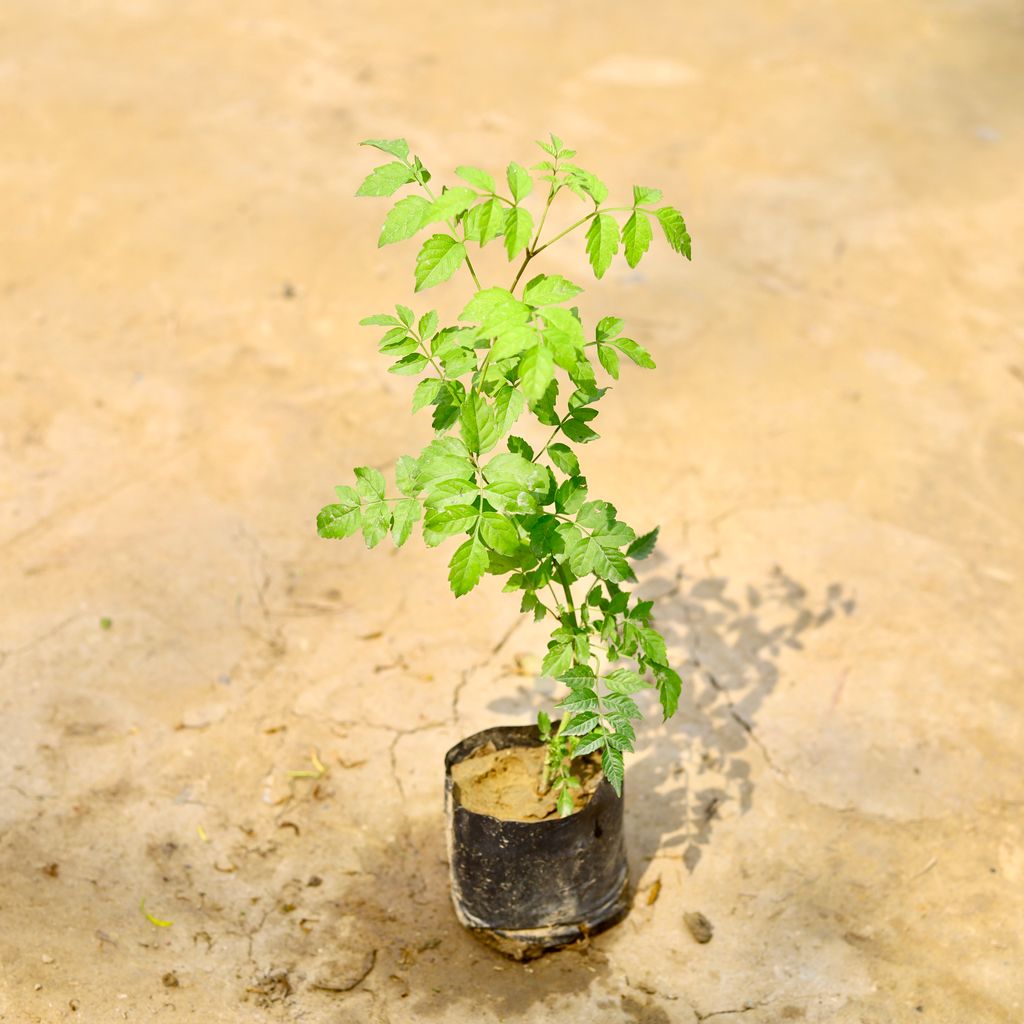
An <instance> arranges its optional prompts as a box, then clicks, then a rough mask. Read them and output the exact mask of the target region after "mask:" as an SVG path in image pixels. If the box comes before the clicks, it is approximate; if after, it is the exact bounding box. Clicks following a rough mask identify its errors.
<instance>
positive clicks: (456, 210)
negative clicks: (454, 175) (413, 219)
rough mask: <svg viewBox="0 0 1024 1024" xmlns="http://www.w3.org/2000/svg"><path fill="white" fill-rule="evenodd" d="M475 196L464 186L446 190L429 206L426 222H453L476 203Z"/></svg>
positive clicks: (474, 193)
mask: <svg viewBox="0 0 1024 1024" xmlns="http://www.w3.org/2000/svg"><path fill="white" fill-rule="evenodd" d="M476 198H477V194H476V192H475V191H474V190H473V189H471V188H467V187H466V186H465V185H456V186H455V187H454V188H446V189H445V190H444V191H443V192H442V193H441V194H440V195H439V196H438V197H437V198H436V199H435V200H434V201H433V203H431V204H430V211H429V213H428V215H427V216H428V221H429V222H433V221H446V220H454V219H455V218H456V217H457V216H458V215H459V214H460V213H463V212H465V211H466V210H468V209H469V208H470V207H471V206H472V205H473V203H475V202H476Z"/></svg>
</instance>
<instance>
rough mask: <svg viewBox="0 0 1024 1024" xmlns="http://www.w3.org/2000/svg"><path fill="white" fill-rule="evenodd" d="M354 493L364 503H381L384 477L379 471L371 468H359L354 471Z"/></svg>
mask: <svg viewBox="0 0 1024 1024" xmlns="http://www.w3.org/2000/svg"><path fill="white" fill-rule="evenodd" d="M355 474H356V491H357V492H358V493H359V496H360V497H361V498H363V499H364V500H365V501H383V499H384V488H385V485H384V477H383V475H382V474H381V472H380V470H379V469H374V468H373V467H372V466H359V467H358V468H357V469H356V470H355Z"/></svg>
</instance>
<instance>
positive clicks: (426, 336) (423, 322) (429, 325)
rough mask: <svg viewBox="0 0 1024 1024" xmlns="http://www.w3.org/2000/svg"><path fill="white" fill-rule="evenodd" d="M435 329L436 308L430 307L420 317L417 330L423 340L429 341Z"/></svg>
mask: <svg viewBox="0 0 1024 1024" xmlns="http://www.w3.org/2000/svg"><path fill="white" fill-rule="evenodd" d="M436 330H437V310H434V309H432V310H431V311H430V312H429V313H424V314H423V316H421V317H420V323H419V332H420V337H421V338H422V339H423V340H424V341H429V340H430V338H431V337H433V334H434V332H435V331H436Z"/></svg>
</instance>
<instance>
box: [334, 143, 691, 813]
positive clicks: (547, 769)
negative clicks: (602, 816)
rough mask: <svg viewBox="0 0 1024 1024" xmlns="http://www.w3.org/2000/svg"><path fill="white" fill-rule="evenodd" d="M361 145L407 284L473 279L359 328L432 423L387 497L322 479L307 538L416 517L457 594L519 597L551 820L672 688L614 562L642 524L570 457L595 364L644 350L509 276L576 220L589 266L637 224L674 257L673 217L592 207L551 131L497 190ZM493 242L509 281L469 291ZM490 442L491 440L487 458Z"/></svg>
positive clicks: (660, 652)
mask: <svg viewBox="0 0 1024 1024" xmlns="http://www.w3.org/2000/svg"><path fill="white" fill-rule="evenodd" d="M362 145H364V146H371V147H373V148H375V149H378V150H381V151H383V152H384V153H386V154H388V155H389V156H390V157H391V158H392V159H391V160H390V161H389V162H387V163H384V164H382V165H381V166H379V167H377V168H375V169H374V170H373V171H372V172H371V173H370V174H369V175H368V176H367V178H366V180H365V181H364V182H363V183H362V185H361V186H360V187H359V190H358V192H357V193H356V195H358V196H392V195H394V194H395V193H396V192H398V191H399V190H400V189H404V188H407V187H411V191H410V192H409V194H406V195H405V196H404V197H403V198H401V199H399V200H398V201H397V202H396V203H395V204H394V206H392V207H391V209H390V211H389V212H388V214H387V216H386V217H385V219H384V225H383V227H382V229H381V233H380V238H379V241H378V245H379V246H384V245H389V244H392V243H395V242H401V241H404V240H406V239H410V238H412V237H413V236H414V235H417V234H418V233H419V232H421V231H424V230H429V231H430V234H429V237H427V238H426V240H425V241H423V242H422V244H421V246H420V248H419V252H418V254H417V256H416V263H415V273H414V282H415V291H416V292H422V291H425V290H427V289H429V288H433V287H435V286H436V285H440V284H442V283H444V282H446V281H448V280H449V279H451V278H452V277H454V276H455V274H456V273H457V272H459V271H460V270H461V269H462V268H463V267H464V268H465V271H466V277H465V281H466V283H467V285H471V288H470V289H469V295H468V301H467V302H466V303H465V306H464V307H463V309H462V312H461V313H460V314H459V316H458V318H457V321H456V322H455V323H452V324H444V325H443V324H442V323H441V322H440V319H439V317H438V314H437V312H436V311H434V310H430V311H427V312H424V313H422V314H421V315H419V316H417V315H416V314H415V313H414V312H413V310H412V309H411V308H410V307H408V306H405V305H397V306H396V307H395V313H394V314H391V313H378V314H375V315H374V316H369V317H366V318H365V319H364V320H362V321H360V323H362V324H364V325H367V326H376V327H382V328H384V329H385V333H384V335H383V337H382V338H381V339H380V343H379V349H380V351H381V352H382V353H383V354H384V355H386V356H388V357H389V358H391V359H392V360H393V362H392V365H391V366H390V367H389V372H391V373H395V374H402V375H408V376H415V377H418V378H420V379H419V381H418V383H417V384H416V387H415V390H414V391H413V396H412V408H413V412H414V413H415V412H418V411H420V410H422V409H429V410H430V416H431V421H432V424H433V428H434V431H435V434H436V436H435V439H434V440H432V441H431V442H430V443H429V444H428V445H427V446H426V447H425V448H424V449H423V450H422V451H421V452H420V453H419V455H417V456H415V457H413V456H409V455H403V456H402V457H401V458H399V459H398V462H397V464H396V467H395V474H394V476H395V487H396V489H397V492H398V493H397V494H394V493H391V494H389V493H388V488H387V484H386V482H385V480H384V477H383V475H382V474H381V473H380V472H379V471H378V470H376V469H374V468H372V467H369V466H360V467H358V468H357V469H356V470H355V485H354V486H347V485H346V486H340V487H338V488H336V493H337V500H336V501H335V502H334V503H333V504H330V505H327V506H326V507H325V508H323V509H322V510H321V511H320V514H319V515H318V517H317V529H318V531H319V533H320V536H322V537H348V536H351V535H353V534H355V533H358V532H362V535H363V538H364V539H365V541H366V544H367V546H368V547H371V548H372V547H375V546H376V545H377V544H379V543H380V542H381V541H382V540H383V539H384V537H385V536H386V535H387V534H388V533H389V532H390V533H391V535H392V538H393V540H394V543H395V544H396V546H398V547H401V546H402V545H403V544H404V543H405V542H406V540H408V538H409V536H410V534H411V533H412V530H413V527H414V526H415V525H416V524H417V523H418V522H420V521H422V524H423V527H422V530H423V538H424V540H425V542H426V543H427V544H428V545H430V546H432V547H433V546H436V545H439V544H441V543H443V542H444V541H446V540H448V539H449V538H452V537H462V538H464V539H463V540H462V542H461V543H460V544H459V545H458V547H457V548H456V549H455V551H454V553H453V554H452V557H451V561H450V564H449V572H448V579H449V582H450V584H451V588H452V590H453V591H454V593H455V596H456V597H462V596H463V595H465V594H467V593H469V591H471V590H472V589H473V588H474V587H475V586H476V585H477V584H478V583H479V582H480V580H481V579H482V578H483V576H484V575H485V574H488V573H490V574H493V575H496V576H501V577H504V579H505V586H504V589H505V590H506V591H511V592H519V593H520V595H521V597H520V608H521V611H522V612H523V613H524V614H527V615H532V616H533V617H534V618H535V619H537V620H538V621H539V620H541V619H544V618H550V619H551V620H553V626H554V628H553V631H552V633H551V639H550V640H549V642H548V645H547V653H546V655H545V657H544V660H543V663H542V671H543V672H544V674H545V675H548V676H550V677H553V678H554V679H556V680H558V681H559V682H561V683H563V684H564V685H565V686H566V687H567V689H568V693H567V695H566V696H565V697H564V699H562V700H560V701H559V702H558V703H557V705H556V710H557V711H558V712H559V714H560V716H561V717H560V720H559V721H558V723H557V725H556V724H555V723H553V722H552V720H551V718H550V716H549V715H547V714H546V713H544V712H541V713H540V715H539V716H538V726H539V729H540V735H541V738H542V740H543V741H544V743H545V744H546V745H547V754H546V758H545V763H544V771H543V777H542V779H541V780H540V781H539V790H540V791H542V792H548V791H554V793H555V796H556V798H557V808H558V812H559V814H561V815H562V816H565V815H568V814H571V813H572V811H573V808H574V802H573V791H574V790H575V789H577V788H578V787H579V785H580V783H579V780H578V779H577V778H576V776H575V775H574V774H573V767H572V766H573V761H574V759H575V758H579V757H582V756H584V755H587V754H593V753H594V752H597V751H600V753H601V766H602V770H603V772H604V775H605V777H606V778H607V779H608V781H609V782H610V783H611V785H612V786H613V787H614V788H615V790H616V792H618V793H620V794H621V791H622V781H623V755H624V754H625V753H628V752H631V751H632V750H633V744H634V742H635V739H636V735H635V731H634V726H633V723H634V722H636V721H637V720H639V719H640V718H641V717H642V713H641V711H640V708H639V707H638V705H637V703H636V701H635V700H634V695H635V694H636V693H637V692H639V691H640V690H643V689H644V688H645V687H648V686H653V687H655V688H656V690H657V693H658V697H659V700H660V703H661V708H662V711H663V714H664V717H665V718H666V719H668V718H669V717H671V716H672V715H673V714H674V713H675V711H676V708H677V705H678V702H679V695H680V690H681V685H682V684H681V680H680V677H679V675H678V674H677V673H676V672H675V670H673V669H672V668H671V666H670V665H669V662H668V655H667V653H666V646H665V640H664V638H663V637H662V635H661V634H660V633H659V632H658V630H657V629H656V628H655V627H654V625H653V623H652V603H651V602H650V601H641V600H637V599H636V598H635V597H634V596H633V594H632V593H631V591H630V588H629V586H628V585H629V584H630V583H633V582H635V580H636V576H635V574H634V572H633V569H632V567H631V564H630V563H631V562H632V561H635V560H638V559H643V558H646V557H647V556H648V555H650V554H651V552H652V551H653V550H654V545H655V542H656V541H657V536H658V530H657V528H655V529H653V530H650V531H649V532H647V533H644V534H642V535H637V534H636V533H635V532H634V530H633V529H631V528H630V527H629V526H627V525H626V523H624V522H622V521H621V520H620V519H619V518H618V513H617V512H616V509H615V507H614V506H613V505H611V504H609V503H608V502H607V501H602V500H594V499H592V498H591V497H590V495H589V493H588V489H587V480H586V477H585V476H584V475H583V473H582V471H581V468H580V460H579V456H578V454H577V452H576V450H575V447H576V446H580V445H585V444H589V443H590V442H591V441H594V440H596V439H597V437H598V434H597V432H596V431H595V429H594V421H595V419H596V418H597V415H598V410H597V408H596V406H597V403H598V402H599V401H600V400H601V399H602V398H603V397H604V396H605V395H606V394H607V392H608V390H609V387H608V385H607V383H605V384H603V385H602V384H600V383H599V382H598V372H600V373H601V374H602V375H603V377H604V378H605V379H606V380H607V379H608V378H610V379H611V380H617V379H618V377H619V371H620V364H621V358H622V357H623V356H625V357H626V359H628V360H630V361H631V362H632V363H635V364H636V365H637V366H640V367H643V368H647V369H653V368H654V365H655V364H654V360H653V358H652V357H651V354H650V353H649V352H648V351H647V350H646V349H645V348H643V347H642V346H641V345H639V344H638V343H637V342H636V341H634V340H633V339H631V338H628V337H626V336H624V335H623V333H622V332H623V329H624V324H623V322H622V320H620V319H619V318H618V317H615V316H606V317H604V318H602V319H601V320H599V321H598V322H597V324H596V325H595V326H594V327H593V329H592V330H591V329H588V328H585V327H584V324H583V322H582V318H581V316H580V313H579V310H578V309H577V308H576V307H575V306H571V305H569V303H570V302H571V300H573V299H574V298H575V297H576V296H577V295H579V294H580V292H581V291H582V289H581V288H580V287H579V286H578V285H576V284H574V283H573V282H571V281H569V280H567V279H566V278H565V277H563V276H561V275H559V274H544V273H539V274H535V275H534V276H531V277H529V278H528V279H526V280H525V281H524V278H525V275H526V270H527V268H529V267H530V266H531V264H532V263H533V261H534V260H535V259H536V258H537V257H538V256H539V255H540V254H541V253H543V252H544V251H545V250H546V249H548V248H549V247H550V246H551V245H553V244H554V243H556V242H559V241H561V240H562V239H567V238H569V236H572V235H574V234H575V233H576V232H578V231H580V230H581V229H583V237H584V248H585V253H586V256H587V258H588V261H589V264H590V266H591V268H592V270H593V273H594V276H595V277H596V278H598V279H600V278H601V277H603V276H604V274H605V272H606V271H607V270H608V268H609V266H610V265H611V263H612V260H613V258H614V257H615V256H616V255H617V254H618V253H619V251H620V249H621V251H622V253H623V255H624V257H625V260H626V262H627V264H628V265H629V266H630V267H636V266H637V264H638V263H639V262H640V260H641V258H642V257H643V255H644V253H646V252H647V250H648V247H649V246H650V244H651V241H652V238H653V235H654V229H653V227H652V220H655V221H657V222H658V224H659V226H660V228H661V231H662V233H663V234H664V237H665V239H666V240H667V242H668V244H669V246H670V247H671V248H672V249H673V250H674V251H675V252H677V253H681V254H682V255H684V256H685V257H686V258H687V259H689V258H690V236H689V234H688V233H687V230H686V223H685V221H684V220H683V217H682V215H681V214H680V213H679V211H678V210H676V209H675V208H674V207H672V206H667V205H659V204H660V203H661V192H660V191H659V190H658V189H655V188H646V187H641V186H635V187H634V188H633V199H632V203H631V204H628V205H621V206H608V205H606V200H607V195H608V190H607V188H606V187H605V185H604V184H603V183H602V182H601V180H600V179H599V178H597V177H596V176H595V175H594V174H592V173H591V172H590V171H586V170H584V169H583V168H582V167H580V166H579V165H578V164H576V163H573V162H572V160H573V157H574V156H575V155H576V154H575V151H574V150H571V149H568V148H566V146H565V145H564V143H563V142H562V140H561V139H559V138H558V137H557V136H554V135H552V136H551V139H550V142H541V143H538V145H539V146H540V148H541V149H542V150H543V152H544V155H545V156H544V159H543V160H542V161H541V162H540V163H538V164H536V165H535V166H534V167H533V168H532V171H533V172H536V173H534V174H531V171H529V170H527V169H526V168H525V167H523V166H521V165H520V164H518V163H515V162H512V163H510V164H509V165H508V167H507V168H506V172H505V182H506V184H507V191H506V190H505V189H504V188H500V187H499V185H498V183H497V182H496V180H495V178H494V177H493V176H492V175H491V174H490V173H489V172H487V171H486V170H482V169H480V168H477V167H469V166H460V167H457V168H456V170H455V174H456V175H457V176H458V178H460V179H461V181H462V183H461V184H452V185H449V186H446V187H444V188H442V189H441V190H440V191H435V189H434V188H432V186H431V181H432V176H431V174H430V172H429V171H428V170H427V168H426V167H425V166H424V165H423V163H422V161H421V160H420V158H419V157H418V156H415V155H411V154H410V150H409V146H408V144H407V143H406V141H405V140H404V139H369V140H367V141H366V142H363V143H362ZM537 181H539V182H541V183H543V188H546V193H545V192H544V191H543V188H542V190H540V195H543V197H544V198H543V201H542V204H539V205H540V212H539V215H538V216H536V218H535V213H534V212H533V211H531V208H530V206H529V205H528V204H527V202H526V200H528V199H529V198H530V197H531V196H532V195H533V194H534V186H535V182H537ZM563 194H568V195H570V196H575V197H576V198H577V199H579V200H581V201H582V202H583V203H584V204H585V205H586V207H587V212H586V213H585V214H583V215H582V216H581V217H579V218H578V219H577V220H575V221H574V222H573V223H572V224H570V225H569V226H568V227H566V228H565V229H564V230H561V231H559V232H557V233H556V234H554V235H553V236H552V237H550V238H548V239H546V240H545V239H544V229H545V225H546V223H547V220H548V213H549V211H550V210H551V209H552V206H553V204H554V203H555V200H556V199H557V198H558V197H559V196H562V195H563ZM535 220H536V225H535ZM620 221H621V226H620ZM438 226H440V228H438ZM499 239H500V240H501V243H502V245H503V247H504V250H505V253H506V254H507V257H508V261H509V262H510V263H511V264H513V265H515V266H516V269H515V273H514V274H513V275H512V276H511V278H510V283H509V284H508V286H507V287H502V286H500V285H488V286H484V284H482V283H481V280H480V278H479V276H478V274H477V271H476V268H475V267H474V265H473V260H472V256H471V251H470V247H471V246H476V247H478V248H480V249H482V248H483V247H485V246H487V245H489V244H490V243H492V242H495V241H498V240H499ZM595 360H596V364H597V365H596V366H595ZM524 415H529V416H532V417H533V418H534V419H535V420H536V421H537V422H538V423H540V424H541V425H542V427H544V428H547V429H548V431H549V433H548V436H547V437H546V440H544V442H543V443H542V444H541V445H540V446H539V447H537V448H536V449H535V448H534V447H533V446H532V445H531V444H529V443H528V442H527V441H526V439H525V438H523V437H522V436H520V435H519V434H516V433H513V428H514V427H515V425H516V422H517V421H518V420H519V419H520V417H522V416H524ZM502 444H504V448H505V450H504V451H497V450H498V449H499V446H500V445H502ZM496 451H497V453H496Z"/></svg>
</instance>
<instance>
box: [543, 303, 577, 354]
mask: <svg viewBox="0 0 1024 1024" xmlns="http://www.w3.org/2000/svg"><path fill="white" fill-rule="evenodd" d="M541 319H542V320H543V321H544V341H545V342H546V343H547V344H548V345H549V346H550V348H551V352H552V355H553V356H554V359H555V362H556V363H558V365H559V366H561V367H562V368H563V369H565V370H572V369H573V368H574V367H575V366H576V363H577V361H578V360H579V358H580V355H581V354H582V352H583V326H582V324H580V322H579V320H577V319H576V317H574V316H573V315H572V312H571V311H570V310H568V309H562V308H561V307H560V306H551V307H548V308H547V309H544V310H542V311H541Z"/></svg>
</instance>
